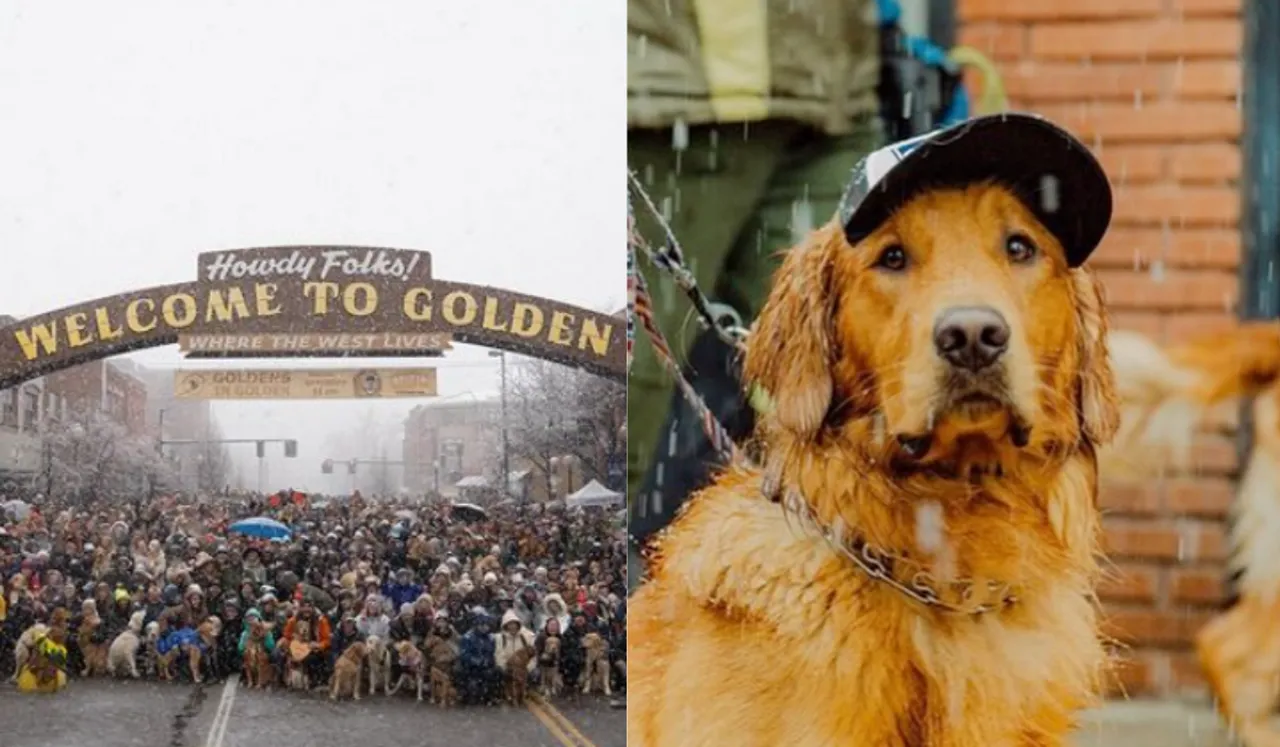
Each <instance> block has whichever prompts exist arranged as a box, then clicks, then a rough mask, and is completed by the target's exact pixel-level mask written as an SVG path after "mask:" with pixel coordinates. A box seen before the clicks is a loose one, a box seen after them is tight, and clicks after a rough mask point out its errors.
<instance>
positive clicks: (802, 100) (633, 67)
mask: <svg viewBox="0 0 1280 747" xmlns="http://www.w3.org/2000/svg"><path fill="white" fill-rule="evenodd" d="M879 44H880V37H879V15H878V10H877V7H876V3H875V2H873V0H628V4H627V112H628V113H627V119H628V125H629V126H630V127H649V128H661V127H670V126H671V125H672V124H673V123H674V122H676V121H678V120H683V121H684V122H685V123H686V124H690V125H695V124H708V123H714V122H726V123H727V122H753V121H759V120H763V119H790V120H797V121H800V122H804V123H806V124H810V125H812V126H814V127H816V128H818V129H820V130H823V131H825V132H827V133H828V134H832V135H841V134H847V133H849V132H851V131H853V130H854V129H855V127H854V123H855V122H856V121H858V120H862V119H865V117H866V115H868V114H874V113H875V112H877V111H878V109H879V104H878V99H877V96H876V85H877V84H878V83H879V76H880V65H879V54H880V52H879Z"/></svg>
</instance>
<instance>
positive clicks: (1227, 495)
mask: <svg viewBox="0 0 1280 747" xmlns="http://www.w3.org/2000/svg"><path fill="white" fill-rule="evenodd" d="M1219 440H1223V441H1224V440H1225V439H1219ZM1164 497H1165V505H1166V506H1167V507H1168V510H1169V513H1170V514H1171V515H1174V516H1181V515H1188V516H1206V517H1210V518H1215V519H1219V518H1222V517H1224V516H1226V515H1227V511H1228V510H1229V509H1230V508H1231V504H1232V502H1233V501H1234V500H1235V490H1234V488H1233V486H1232V484H1231V483H1230V482H1227V481H1226V480H1188V479H1181V480H1166V481H1165V490H1164Z"/></svg>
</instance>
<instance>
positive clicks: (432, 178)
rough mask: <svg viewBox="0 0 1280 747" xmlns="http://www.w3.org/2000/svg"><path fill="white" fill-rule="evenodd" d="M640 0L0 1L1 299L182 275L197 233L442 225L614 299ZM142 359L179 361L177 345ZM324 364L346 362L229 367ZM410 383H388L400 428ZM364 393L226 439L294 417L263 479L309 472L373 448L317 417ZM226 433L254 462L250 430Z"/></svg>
mask: <svg viewBox="0 0 1280 747" xmlns="http://www.w3.org/2000/svg"><path fill="white" fill-rule="evenodd" d="M625 13H626V10H625V4H624V3H620V2H600V1H599V0H556V2H547V1H543V2H530V1H529V0H470V1H469V2H465V3H463V2H434V1H432V2H429V1H427V0H416V1H415V0H405V1H400V2H392V1H390V0H377V1H372V0H365V1H362V2H324V3H317V2H305V1H303V0H297V1H294V2H286V1H283V0H252V2H249V1H244V2H201V3H177V2H172V1H171V0H166V1H163V2H162V1H160V0H149V1H144V2H134V1H129V2H117V3H101V2H90V1H89V0H84V1H82V2H60V1H57V0H38V2H35V1H29V2H7V3H5V4H4V5H3V6H0V279H3V280H4V281H5V282H4V283H3V286H2V287H3V292H0V313H9V314H13V315H15V316H18V317H22V316H26V315H29V314H34V313H38V312H43V311H47V310H52V309H55V308H59V307H62V306H65V305H69V304H73V303H77V302H80V301H84V300H87V299H90V298H96V297H100V296H106V295H110V294H114V293H118V292H121V291H127V290H132V289H137V288H143V287H147V286H152V285H159V284H164V283H170V282H179V281H184V280H187V279H189V278H193V277H194V273H195V262H196V255H197V254H198V253H199V252H202V251H210V250H214V249H225V248H236V247H251V246H265V245H272V244H307V243H318V244H344V243H346V244H362V245H374V246H393V247H404V248H412V249H427V250H430V251H431V252H433V264H434V274H435V275H436V276H437V277H441V278H445V279H450V280H458V281H464V282H471V283H480V284H488V285H496V286H500V287H505V288H511V289H515V290H519V291H522V292H526V293H530V294H534V295H540V296H549V297H552V298H556V299H560V300H564V301H567V302H570V303H575V304H579V305H582V306H587V307H591V308H598V309H602V310H607V311H613V310H615V309H616V308H618V307H620V306H621V305H622V304H623V303H624V299H625V259H624V255H623V238H624V234H623V221H622V215H623V211H624V209H625V208H624V203H623V195H622V179H623V169H624V164H625V142H626V140H625V125H624V122H625V110H624V107H625V95H624V90H625V87H624V86H625V84H624V79H625V65H626V62H625V57H624V55H625V48H626V47H625V44H623V43H622V40H623V35H624V33H625ZM136 358H137V359H138V360H140V361H141V362H143V363H144V364H146V365H152V366H155V365H158V366H163V367H167V368H172V367H177V366H179V365H181V363H182V361H181V358H180V357H179V356H178V354H177V350H176V347H168V348H160V349H154V350H150V351H144V352H142V353H139V354H136ZM308 363H309V364H310V365H320V366H335V367H337V366H342V365H343V363H342V361H341V360H340V359H339V360H330V361H311V362H299V361H279V362H271V361H253V362H247V363H240V364H229V365H241V366H245V365H251V366H254V367H266V366H273V365H279V366H300V365H308ZM374 363H376V361H372V360H363V361H361V362H360V365H362V366H363V365H365V364H374ZM496 363H497V362H496V360H494V359H491V358H488V357H487V356H486V351H485V350H484V349H480V348H473V347H467V346H458V347H457V350H456V351H455V352H454V353H452V354H451V355H450V357H449V358H448V359H446V360H444V361H443V362H441V363H440V364H439V367H440V369H441V371H440V375H439V382H440V393H441V395H442V396H450V395H455V396H456V395H458V394H459V393H462V392H468V391H474V392H482V393H483V392H490V393H492V392H496V391H497V390H498V377H497V365H496ZM387 364H388V365H413V362H411V361H405V360H396V361H389V362H387ZM191 365H192V367H195V366H196V365H198V366H200V367H207V366H209V365H211V364H209V363H208V362H201V363H199V364H194V363H193V364H191ZM412 404H414V403H413V401H407V400H406V401H398V402H397V401H384V402H379V403H376V404H374V405H372V407H373V408H374V410H375V414H376V417H377V418H378V419H379V420H382V421H385V422H387V423H390V424H391V425H390V426H388V427H390V428H392V429H393V430H394V429H395V428H396V427H397V426H396V424H398V422H399V420H400V419H401V418H402V417H403V414H404V413H406V412H407V411H408V409H409V408H410V407H411V406H412ZM370 407H371V405H369V404H368V403H363V402H362V403H359V404H354V403H317V402H288V403H259V402H243V403H228V404H219V405H217V406H216V412H217V414H218V417H219V420H220V421H221V423H222V425H223V428H224V430H225V431H226V435H227V436H228V437H244V438H256V437H275V438H296V439H298V440H299V442H300V450H301V456H302V458H301V459H299V460H296V461H285V460H282V459H276V460H273V464H272V465H271V468H270V469H271V474H270V477H271V482H272V483H273V485H274V486H282V485H283V484H286V483H287V484H293V485H295V486H298V487H303V486H307V485H311V486H312V487H313V489H315V488H321V487H324V484H323V481H322V480H321V476H320V475H319V471H318V470H319V468H318V464H319V460H320V459H321V458H323V457H324V456H342V457H345V456H361V455H337V454H335V455H328V454H323V453H322V451H323V450H324V445H325V434H327V433H331V432H333V431H335V430H338V429H342V428H346V427H348V426H349V424H350V423H353V422H356V421H358V420H360V419H361V418H362V417H365V415H364V413H365V412H366V411H367V410H368V409H369V408H370ZM397 448H398V446H397ZM236 455H237V456H238V457H240V461H241V462H242V463H243V464H244V466H245V468H246V469H247V470H248V474H249V475H250V477H251V478H252V477H254V476H256V467H255V466H254V464H253V461H254V460H253V459H252V449H251V448H249V449H245V450H240V451H237V452H236Z"/></svg>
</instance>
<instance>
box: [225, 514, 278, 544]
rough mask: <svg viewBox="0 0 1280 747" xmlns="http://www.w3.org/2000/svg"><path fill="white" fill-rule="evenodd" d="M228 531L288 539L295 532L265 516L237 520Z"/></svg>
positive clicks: (266, 537)
mask: <svg viewBox="0 0 1280 747" xmlns="http://www.w3.org/2000/svg"><path fill="white" fill-rule="evenodd" d="M227 531H228V532H239V533H240V534H246V535H248V536H250V537H261V538H262V539H288V538H289V536H290V535H291V534H293V533H292V532H290V531H289V527H287V526H285V525H284V524H281V523H280V522H278V521H276V520H275V519H268V518H267V517H265V516H259V517H256V518H253V519H245V520H243V521H237V522H236V523H234V524H232V525H231V526H230V527H227Z"/></svg>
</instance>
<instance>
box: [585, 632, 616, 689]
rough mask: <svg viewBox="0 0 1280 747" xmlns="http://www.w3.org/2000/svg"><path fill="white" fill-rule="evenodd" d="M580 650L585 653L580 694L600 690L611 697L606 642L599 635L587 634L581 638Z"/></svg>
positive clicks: (607, 645) (607, 646)
mask: <svg viewBox="0 0 1280 747" xmlns="http://www.w3.org/2000/svg"><path fill="white" fill-rule="evenodd" d="M582 648H583V649H584V650H585V651H586V653H587V657H586V663H585V664H584V665H583V667H582V692H583V693H590V692H591V691H592V690H600V691H601V692H603V693H604V694H605V695H613V688H612V687H610V685H609V644H608V642H607V641H605V639H604V636H602V635H600V634H599V633H587V634H586V635H584V636H583V637H582Z"/></svg>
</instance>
